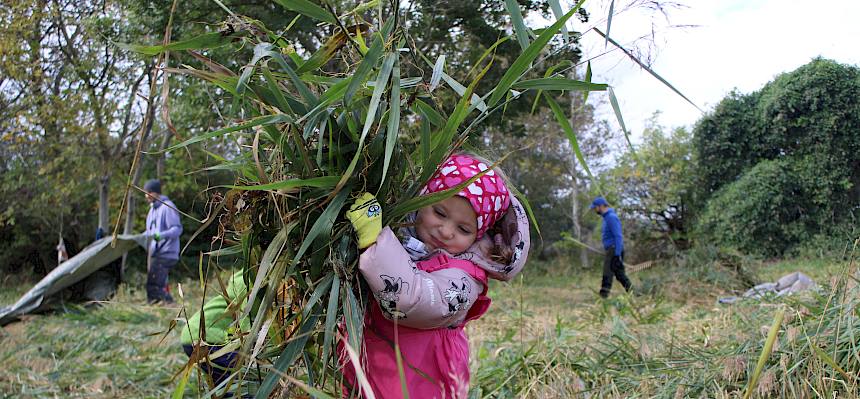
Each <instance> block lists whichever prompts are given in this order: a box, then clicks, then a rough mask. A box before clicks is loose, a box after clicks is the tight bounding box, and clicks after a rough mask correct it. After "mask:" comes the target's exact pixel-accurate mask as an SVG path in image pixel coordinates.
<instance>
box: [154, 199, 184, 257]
mask: <svg viewBox="0 0 860 399" xmlns="http://www.w3.org/2000/svg"><path fill="white" fill-rule="evenodd" d="M149 206H150V208H149V213H148V214H146V233H147V234H153V233H156V232H158V234H160V235H161V240H159V241H155V240H154V239H151V240H150V242H149V255H150V256H152V257H158V258H166V259H179V236H180V235H181V234H182V223H180V222H179V212H176V210H175V209H176V205H173V202H172V201H170V199H168V198H167V196H166V195H162V196H161V201H154V202H153V203H151V204H150V205H149Z"/></svg>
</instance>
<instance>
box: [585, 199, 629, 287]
mask: <svg viewBox="0 0 860 399" xmlns="http://www.w3.org/2000/svg"><path fill="white" fill-rule="evenodd" d="M591 209H593V210H594V212H595V213H597V214H598V215H601V216H603V249H604V250H606V258H605V259H604V261H603V280H602V281H601V282H600V296H601V297H603V298H606V297H608V296H609V290H610V289H612V277H613V276H615V278H616V279H618V282H619V283H621V285H622V286H623V287H624V289H625V290H627V291H628V292H629V291H630V288H631V286H632V283H630V279H629V278H627V274H626V273H625V272H624V237H623V236H622V235H621V220H619V219H618V215H616V214H615V209H612V208H610V207H609V203H608V202H606V199H605V198H603V197H597V198H595V199H594V201H593V202H592V203H591Z"/></svg>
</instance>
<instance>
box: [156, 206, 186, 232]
mask: <svg viewBox="0 0 860 399" xmlns="http://www.w3.org/2000/svg"><path fill="white" fill-rule="evenodd" d="M162 206H166V205H164V204H162ZM164 219H165V226H166V227H167V229H165V230H162V231H159V232H158V235H160V236H161V238H179V236H180V235H182V223H181V222H180V221H179V212H176V210H174V209H168V210H167V212H165V215H164Z"/></svg>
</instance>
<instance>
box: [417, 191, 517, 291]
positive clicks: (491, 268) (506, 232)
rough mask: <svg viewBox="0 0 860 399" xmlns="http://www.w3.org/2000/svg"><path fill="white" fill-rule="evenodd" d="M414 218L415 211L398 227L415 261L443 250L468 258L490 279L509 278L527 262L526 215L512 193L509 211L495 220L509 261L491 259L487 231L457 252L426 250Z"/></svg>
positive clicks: (503, 279) (491, 241)
mask: <svg viewBox="0 0 860 399" xmlns="http://www.w3.org/2000/svg"><path fill="white" fill-rule="evenodd" d="M415 218H416V214H415V213H412V214H410V215H408V216H407V217H406V222H407V226H406V227H402V228H401V229H400V236H401V242H402V243H403V247H404V248H405V249H406V252H408V253H409V256H410V257H411V258H412V260H414V261H418V260H422V259H426V258H428V257H430V256H432V255H435V254H437V253H444V254H446V255H448V256H450V257H452V258H455V259H462V260H468V261H470V262H472V263H474V264H475V265H477V266H478V267H480V268H481V269H483V270H484V271H486V272H487V275H488V276H489V277H490V278H493V279H496V280H501V281H510V280H511V279H513V278H514V277H515V276H516V275H517V274H519V273H520V271H522V269H523V267H525V265H526V259H527V258H528V254H529V248H530V247H531V240H530V236H529V217H528V215H527V214H526V212H525V209H524V208H523V206H522V204H520V202H519V200H517V198H516V197H515V196H511V205H510V207H508V211H507V212H506V213H505V214H504V216H502V218H501V219H499V220H498V221H497V222H496V225H497V227H500V230H501V235H502V243H503V244H504V245H507V246H508V247H509V248H510V250H511V252H512V253H513V256H512V258H511V262H510V263H509V264H501V263H498V262H495V261H493V260H492V257H491V256H490V254H491V250H492V248H493V247H494V246H495V244H494V243H493V238H492V237H490V235H489V234H485V235H484V236H483V237H481V238H480V239H479V240H476V241H475V242H474V243H473V244H472V245H471V246H470V247H469V249H467V250H466V251H465V252H463V253H460V254H451V253H449V252H447V251H445V250H436V251H433V252H428V251H427V249H426V247H425V246H424V243H423V242H421V240H419V239H418V235H417V233H416V231H415V227H414V224H415Z"/></svg>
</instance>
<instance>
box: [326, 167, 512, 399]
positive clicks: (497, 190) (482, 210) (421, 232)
mask: <svg viewBox="0 0 860 399" xmlns="http://www.w3.org/2000/svg"><path fill="white" fill-rule="evenodd" d="M489 165H490V164H489V163H488V162H486V161H483V160H481V159H480V158H477V157H476V156H474V155H469V154H462V153H458V154H455V155H453V156H451V157H450V158H449V159H448V160H446V161H445V162H444V163H443V164H442V165H441V166H440V167H439V169H438V170H437V172H436V174H435V175H434V176H433V177H432V178H431V179H430V181H429V182H428V183H427V185H426V186H425V187H424V189H423V190H422V191H421V194H422V195H426V194H431V193H435V192H439V191H444V190H447V189H449V188H452V187H456V186H457V185H459V184H461V183H463V182H465V181H466V180H468V179H470V178H472V177H474V176H475V175H477V174H479V173H481V172H483V171H487V169H488V167H489ZM347 217H348V218H349V219H350V221H352V223H353V226H354V227H355V229H356V232H357V234H358V240H359V247H360V248H361V249H364V252H363V253H362V255H361V258H360V260H359V269H360V271H361V273H362V275H363V276H364V278H365V280H366V281H367V283H368V285H369V286H370V289H371V291H372V293H373V297H374V298H373V299H372V300H371V303H370V304H369V305H368V308H367V312H366V314H365V320H364V323H365V327H364V335H363V341H364V342H363V347H362V348H361V351H362V352H361V353H362V356H361V359H362V364H361V367H362V369H363V370H364V374H365V376H366V377H367V379H368V382H369V383H370V387H371V389H372V390H373V392H374V394H375V395H376V397H377V398H392V397H393V398H400V397H401V395H402V394H401V380H400V376H399V369H398V366H397V361H396V357H395V353H394V341H395V330H396V333H397V341H398V343H399V349H400V353H401V355H402V359H403V371H404V372H405V385H406V387H407V388H408V390H409V395H410V397H412V398H461V397H466V395H467V392H468V387H469V345H468V341H467V339H466V334H465V332H464V326H465V325H466V323H467V322H468V321H470V320H474V319H477V318H479V317H481V315H483V314H484V313H485V312H486V311H487V309H488V307H489V306H490V298H489V297H487V287H488V286H487V284H488V279H489V278H493V279H497V280H502V281H508V280H510V279H511V278H513V277H514V276H515V275H516V274H517V273H519V272H520V270H522V268H523V266H524V265H525V260H526V256H527V254H528V249H529V225H528V218H527V216H526V214H525V212H524V211H523V208H522V206H521V205H520V204H519V202H518V201H517V200H516V199H515V198H514V197H513V196H512V195H511V194H510V193H509V191H508V189H507V187H506V186H505V182H504V180H503V176H502V175H501V173H500V171H497V170H489V171H487V172H486V173H485V174H484V175H482V176H481V177H480V178H478V179H477V180H476V181H475V182H474V183H472V184H470V185H469V186H468V187H467V188H465V189H463V190H462V191H460V192H459V193H457V194H456V195H454V196H452V197H449V198H448V199H446V200H443V201H440V202H437V203H435V204H432V205H430V206H427V207H425V208H422V209H420V210H418V211H417V212H416V213H415V214H412V215H410V216H409V217H408V219H407V221H408V222H414V223H412V225H411V226H409V227H405V228H402V229H400V234H401V236H402V240H403V242H402V243H401V241H400V240H398V238H397V237H395V235H394V232H393V231H392V230H391V228H389V227H385V228H382V226H381V211H380V207H379V204H378V202H376V199H375V198H373V196H372V195H370V194H364V195H363V196H361V197H360V198H359V199H358V200H357V201H356V203H355V205H353V207H352V208H350V212H349V213H348V215H347ZM365 248H366V249H365ZM393 321H396V326H395V323H394V322H393ZM356 350H358V348H356ZM343 373H344V377H345V383H346V384H345V385H346V387H345V392H344V396H349V395H353V396H354V395H357V394H358V393H359V390H360V388H359V386H358V385H357V382H356V378H355V371H354V366H353V365H352V364H351V363H349V362H348V361H346V360H344V362H343Z"/></svg>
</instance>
